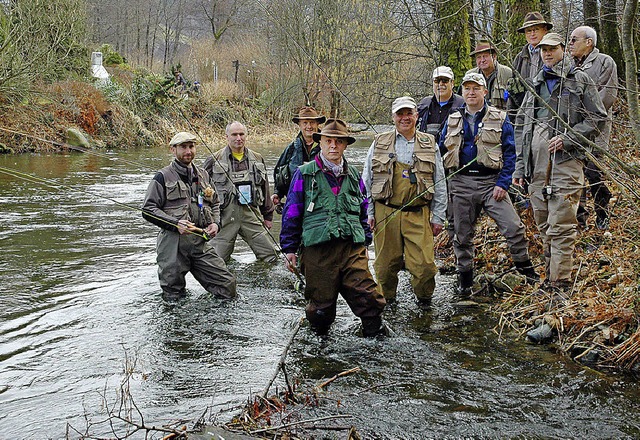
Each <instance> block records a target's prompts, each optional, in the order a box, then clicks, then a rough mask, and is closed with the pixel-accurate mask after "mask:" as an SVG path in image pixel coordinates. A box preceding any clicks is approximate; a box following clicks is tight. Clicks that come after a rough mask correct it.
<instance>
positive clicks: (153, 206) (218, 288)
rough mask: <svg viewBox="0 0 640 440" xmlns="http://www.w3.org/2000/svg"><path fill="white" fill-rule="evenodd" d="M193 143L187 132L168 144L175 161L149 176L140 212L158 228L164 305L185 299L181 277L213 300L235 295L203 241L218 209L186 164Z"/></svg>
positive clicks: (232, 282) (205, 178) (215, 224)
mask: <svg viewBox="0 0 640 440" xmlns="http://www.w3.org/2000/svg"><path fill="white" fill-rule="evenodd" d="M195 141H196V137H195V136H194V135H192V134H191V133H187V132H180V133H178V134H176V135H175V136H174V137H173V139H171V141H170V142H169V145H170V148H171V153H173V155H174V156H175V159H174V160H173V162H171V164H170V165H169V166H167V167H165V168H163V169H161V170H160V171H159V172H158V173H157V174H156V175H155V177H154V178H153V180H152V181H151V183H150V184H149V188H148V189H147V194H146V196H145V200H144V204H143V206H142V209H143V213H142V216H143V217H144V218H145V219H146V220H148V221H149V222H151V223H153V224H154V225H157V226H159V227H160V228H161V231H160V233H159V234H158V244H157V251H158V258H157V262H158V277H159V278H160V287H161V288H162V296H163V298H164V299H166V300H176V299H179V298H181V297H184V296H185V295H186V292H185V278H184V277H185V275H186V273H187V272H191V274H192V275H193V276H194V278H195V279H196V280H198V282H199V283H200V284H202V287H204V288H205V289H207V291H208V292H211V293H213V294H214V295H216V296H220V297H223V298H232V297H234V296H235V295H236V279H235V277H234V276H233V275H232V274H231V273H230V272H229V271H228V270H227V267H226V266H225V264H224V261H222V259H221V258H220V257H218V255H217V254H216V252H215V250H214V248H213V246H212V245H211V242H209V241H208V238H209V237H214V236H215V235H216V234H217V233H218V231H219V230H220V203H219V202H218V194H217V193H216V192H215V190H214V188H213V187H212V185H211V184H210V182H209V175H208V174H207V173H206V172H204V170H202V169H201V168H198V167H197V166H196V165H194V164H193V163H192V161H193V159H194V157H195V156H196V145H195ZM205 236H206V237H207V238H206V239H205Z"/></svg>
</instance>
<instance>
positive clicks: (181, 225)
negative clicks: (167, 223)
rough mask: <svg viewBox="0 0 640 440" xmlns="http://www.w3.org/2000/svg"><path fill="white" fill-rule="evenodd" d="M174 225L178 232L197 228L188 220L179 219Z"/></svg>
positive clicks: (182, 232) (185, 232)
mask: <svg viewBox="0 0 640 440" xmlns="http://www.w3.org/2000/svg"><path fill="white" fill-rule="evenodd" d="M176 226H177V227H178V232H179V233H180V234H188V233H190V232H194V230H195V229H197V228H196V225H194V224H193V223H191V222H190V221H189V220H179V221H178V224H177V225H176Z"/></svg>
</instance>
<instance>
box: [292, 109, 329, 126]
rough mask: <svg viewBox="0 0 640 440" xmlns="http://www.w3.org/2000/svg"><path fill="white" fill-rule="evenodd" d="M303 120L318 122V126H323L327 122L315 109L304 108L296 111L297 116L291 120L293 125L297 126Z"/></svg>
mask: <svg viewBox="0 0 640 440" xmlns="http://www.w3.org/2000/svg"><path fill="white" fill-rule="evenodd" d="M303 119H313V120H316V121H318V124H323V123H324V121H326V120H327V118H325V117H324V116H323V115H321V114H319V113H318V112H317V111H316V109H315V108H313V107H309V106H304V107H302V108H300V110H298V114H297V115H296V116H294V117H293V119H291V120H292V121H293V122H294V123H296V124H298V123H299V122H300V121H301V120H303Z"/></svg>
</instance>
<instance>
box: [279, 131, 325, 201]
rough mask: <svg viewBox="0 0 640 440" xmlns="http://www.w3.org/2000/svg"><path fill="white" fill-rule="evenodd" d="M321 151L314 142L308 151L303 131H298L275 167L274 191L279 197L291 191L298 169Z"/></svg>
mask: <svg viewBox="0 0 640 440" xmlns="http://www.w3.org/2000/svg"><path fill="white" fill-rule="evenodd" d="M319 152H320V146H319V145H318V144H316V143H314V146H313V148H311V152H310V153H307V147H306V145H305V143H304V138H303V137H302V132H300V133H298V135H297V136H296V138H295V139H294V140H293V142H291V143H290V144H289V145H287V147H286V148H285V149H284V151H283V152H282V154H281V155H280V158H279V159H278V163H276V166H275V168H274V169H273V192H274V194H277V196H278V198H280V199H282V198H283V197H284V196H286V195H287V192H289V186H290V185H291V178H292V177H293V173H295V172H296V169H297V168H298V167H299V166H300V165H302V164H304V163H307V162H309V161H310V160H311V159H313V158H314V157H316V155H317V154H318V153H319Z"/></svg>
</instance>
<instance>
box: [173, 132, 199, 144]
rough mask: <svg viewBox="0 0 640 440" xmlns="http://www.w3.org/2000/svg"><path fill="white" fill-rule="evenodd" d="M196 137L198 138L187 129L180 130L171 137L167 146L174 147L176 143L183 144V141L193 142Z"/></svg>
mask: <svg viewBox="0 0 640 440" xmlns="http://www.w3.org/2000/svg"><path fill="white" fill-rule="evenodd" d="M197 139H198V138H197V137H196V135H195V134H191V133H189V132H188V131H181V132H179V133H176V135H175V136H174V137H172V138H171V140H170V141H169V146H170V147H174V146H176V145H180V144H184V143H185V142H195V141H196V140H197Z"/></svg>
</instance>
